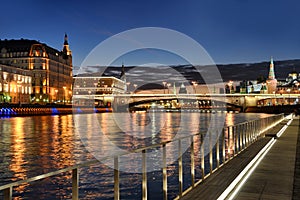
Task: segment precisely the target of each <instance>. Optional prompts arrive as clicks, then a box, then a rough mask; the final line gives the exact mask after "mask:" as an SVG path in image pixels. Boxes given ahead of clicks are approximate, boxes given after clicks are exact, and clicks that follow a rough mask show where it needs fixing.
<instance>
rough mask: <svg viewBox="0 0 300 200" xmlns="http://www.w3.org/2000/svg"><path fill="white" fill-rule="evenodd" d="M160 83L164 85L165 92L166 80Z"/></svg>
mask: <svg viewBox="0 0 300 200" xmlns="http://www.w3.org/2000/svg"><path fill="white" fill-rule="evenodd" d="M162 84H163V85H164V94H166V84H167V82H166V81H163V82H162Z"/></svg>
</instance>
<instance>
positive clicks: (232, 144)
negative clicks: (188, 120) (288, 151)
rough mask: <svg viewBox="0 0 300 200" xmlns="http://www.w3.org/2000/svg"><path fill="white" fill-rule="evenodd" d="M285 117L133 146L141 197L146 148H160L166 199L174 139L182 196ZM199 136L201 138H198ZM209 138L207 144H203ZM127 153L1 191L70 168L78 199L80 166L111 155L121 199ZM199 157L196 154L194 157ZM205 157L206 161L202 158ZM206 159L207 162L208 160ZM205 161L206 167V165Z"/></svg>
mask: <svg viewBox="0 0 300 200" xmlns="http://www.w3.org/2000/svg"><path fill="white" fill-rule="evenodd" d="M283 119H284V116H283V114H280V115H274V116H271V117H267V118H262V119H257V120H252V121H247V122H243V123H239V124H236V125H234V126H228V127H225V128H224V129H223V130H222V132H221V134H220V137H219V138H218V139H217V140H216V144H213V142H212V141H213V137H214V134H213V132H209V133H207V134H208V135H204V134H201V133H199V134H195V135H189V136H185V137H181V138H178V139H175V140H172V141H167V142H162V143H160V144H155V145H151V146H147V147H144V148H140V149H136V150H133V151H131V153H141V155H142V166H141V167H142V199H143V200H145V199H147V194H148V187H147V163H146V160H147V152H148V151H150V150H153V149H157V148H161V149H162V159H161V164H162V175H163V177H162V183H163V184H162V190H163V199H165V200H166V199H168V176H167V148H166V147H167V145H168V144H169V143H173V145H174V144H176V143H177V144H176V145H177V147H178V166H177V167H178V177H177V178H178V181H179V186H178V193H177V194H178V196H177V197H176V198H177V199H178V198H180V197H182V196H183V195H184V193H186V192H187V191H189V190H190V189H192V188H194V187H195V186H196V185H198V184H199V183H201V182H202V181H203V180H204V179H206V178H207V177H208V176H209V175H211V174H212V173H213V172H214V171H216V170H217V169H219V168H220V167H221V166H223V165H224V164H225V163H227V162H228V161H229V160H231V159H232V158H233V157H234V156H236V155H237V154H239V153H240V152H241V151H243V150H244V149H246V148H247V147H248V146H249V145H250V144H252V143H253V142H255V141H256V140H257V139H258V138H259V137H262V136H263V133H264V131H266V130H267V129H269V128H271V127H273V126H275V125H276V124H278V123H280V122H281V121H282V120H283ZM207 136H208V138H209V139H208V140H204V137H207ZM199 140H200V141H199ZM186 141H189V144H190V145H189V149H188V152H189V154H190V155H189V156H190V163H189V164H190V172H189V174H190V176H191V182H190V184H189V185H190V186H189V188H188V189H187V190H185V191H184V190H183V172H184V166H183V156H182V155H183V152H182V144H183V142H186ZM196 142H200V143H201V147H200V152H195V143H196ZM206 142H208V143H209V144H205V143H206ZM205 145H208V146H209V149H210V151H209V153H208V155H205V154H204V146H205ZM123 155H126V154H119V155H115V156H113V157H106V158H103V159H101V160H91V161H88V162H85V163H81V164H77V165H74V166H71V167H67V168H64V169H60V170H56V171H53V172H49V173H46V174H42V175H39V176H35V177H32V178H28V179H24V180H20V181H16V182H12V183H9V184H6V185H2V186H0V191H3V194H4V200H11V199H12V196H13V188H14V187H17V186H20V185H22V184H28V183H31V182H33V181H38V180H41V179H45V178H48V177H53V176H56V175H62V173H65V172H72V199H73V200H77V199H79V170H80V169H81V168H83V167H87V166H91V165H95V164H97V163H99V162H101V161H104V160H107V159H112V160H113V165H114V173H113V176H114V199H115V200H118V199H120V177H119V176H120V171H119V164H120V162H119V159H120V157H121V156H123ZM197 156H200V161H201V162H200V169H201V179H200V180H198V181H196V179H195V175H196V174H195V167H196V166H195V159H196V158H197ZM197 159H199V157H198V158H197ZM205 160H206V161H205ZM207 160H208V163H207ZM207 164H208V167H207Z"/></svg>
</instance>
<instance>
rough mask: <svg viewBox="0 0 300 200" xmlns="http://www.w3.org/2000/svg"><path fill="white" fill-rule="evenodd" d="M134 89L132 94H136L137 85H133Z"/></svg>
mask: <svg viewBox="0 0 300 200" xmlns="http://www.w3.org/2000/svg"><path fill="white" fill-rule="evenodd" d="M133 87H134V93H136V88H137V84H133Z"/></svg>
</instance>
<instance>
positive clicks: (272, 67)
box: [268, 57, 275, 80]
mask: <svg viewBox="0 0 300 200" xmlns="http://www.w3.org/2000/svg"><path fill="white" fill-rule="evenodd" d="M268 79H269V80H272V79H275V73H274V63H273V57H271V62H270V71H269V77H268Z"/></svg>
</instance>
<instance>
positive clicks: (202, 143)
mask: <svg viewBox="0 0 300 200" xmlns="http://www.w3.org/2000/svg"><path fill="white" fill-rule="evenodd" d="M200 152H201V174H202V180H204V178H205V171H204V166H205V165H204V139H203V135H201V150H200Z"/></svg>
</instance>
